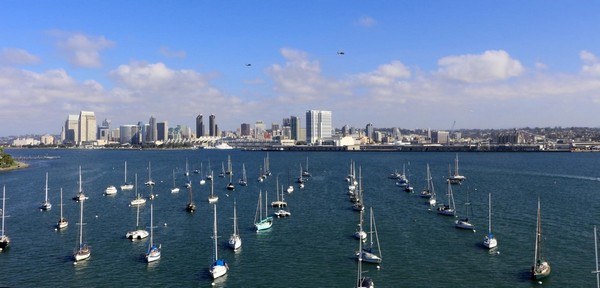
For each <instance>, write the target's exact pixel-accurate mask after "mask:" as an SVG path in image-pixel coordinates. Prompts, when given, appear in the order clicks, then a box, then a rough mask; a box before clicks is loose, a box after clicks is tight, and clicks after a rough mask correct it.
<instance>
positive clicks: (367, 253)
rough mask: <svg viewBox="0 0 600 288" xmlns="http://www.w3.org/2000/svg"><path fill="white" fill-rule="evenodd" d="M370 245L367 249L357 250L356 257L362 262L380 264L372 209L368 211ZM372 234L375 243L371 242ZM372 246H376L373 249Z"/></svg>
mask: <svg viewBox="0 0 600 288" xmlns="http://www.w3.org/2000/svg"><path fill="white" fill-rule="evenodd" d="M370 218H371V223H370V225H369V226H370V232H369V234H370V239H371V241H370V243H371V245H370V246H369V248H363V249H362V250H358V252H356V257H357V258H360V259H362V261H365V262H370V263H381V260H382V257H381V249H380V247H379V235H378V234H377V226H376V225H375V216H374V215H373V207H371V209H370ZM373 234H375V240H376V242H375V243H374V242H373ZM374 244H377V248H375V246H374Z"/></svg>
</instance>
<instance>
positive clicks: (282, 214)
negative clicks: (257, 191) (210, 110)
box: [271, 185, 292, 217]
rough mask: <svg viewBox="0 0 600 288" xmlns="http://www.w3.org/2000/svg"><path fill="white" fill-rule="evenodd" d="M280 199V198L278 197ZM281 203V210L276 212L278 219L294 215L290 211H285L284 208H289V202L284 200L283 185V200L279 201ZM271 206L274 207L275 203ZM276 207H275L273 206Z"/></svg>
mask: <svg viewBox="0 0 600 288" xmlns="http://www.w3.org/2000/svg"><path fill="white" fill-rule="evenodd" d="M278 195H279V194H278ZM277 198H279V197H277ZM278 201H279V202H280V203H279V204H278V207H279V210H277V211H275V213H274V214H275V216H277V217H287V216H291V215H292V213H291V212H290V211H288V210H285V209H284V208H283V207H287V202H285V200H283V185H281V200H278ZM271 205H273V203H272V202H271ZM273 206H275V205H273Z"/></svg>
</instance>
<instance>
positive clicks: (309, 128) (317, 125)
mask: <svg viewBox="0 0 600 288" xmlns="http://www.w3.org/2000/svg"><path fill="white" fill-rule="evenodd" d="M332 129H333V126H332V122H331V111H324V110H308V111H306V143H307V144H316V145H320V144H321V143H323V141H327V140H331V139H332V137H331V136H332V134H333V133H332ZM292 133H293V132H292Z"/></svg>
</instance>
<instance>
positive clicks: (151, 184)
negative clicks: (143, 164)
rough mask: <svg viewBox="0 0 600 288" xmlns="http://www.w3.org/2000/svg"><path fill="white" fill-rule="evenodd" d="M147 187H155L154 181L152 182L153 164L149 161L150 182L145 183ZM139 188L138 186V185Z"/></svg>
mask: <svg viewBox="0 0 600 288" xmlns="http://www.w3.org/2000/svg"><path fill="white" fill-rule="evenodd" d="M144 184H145V185H146V186H154V184H156V183H154V181H152V163H151V162H150V161H148V181H146V183H144ZM136 186H137V185H136Z"/></svg>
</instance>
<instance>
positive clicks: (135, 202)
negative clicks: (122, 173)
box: [130, 173, 146, 206]
mask: <svg viewBox="0 0 600 288" xmlns="http://www.w3.org/2000/svg"><path fill="white" fill-rule="evenodd" d="M137 187H138V185H137V173H136V174H135V195H136V196H135V199H133V200H131V202H130V205H131V206H139V205H143V204H146V198H144V197H142V195H141V194H140V193H138V190H137Z"/></svg>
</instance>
